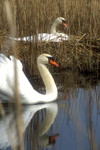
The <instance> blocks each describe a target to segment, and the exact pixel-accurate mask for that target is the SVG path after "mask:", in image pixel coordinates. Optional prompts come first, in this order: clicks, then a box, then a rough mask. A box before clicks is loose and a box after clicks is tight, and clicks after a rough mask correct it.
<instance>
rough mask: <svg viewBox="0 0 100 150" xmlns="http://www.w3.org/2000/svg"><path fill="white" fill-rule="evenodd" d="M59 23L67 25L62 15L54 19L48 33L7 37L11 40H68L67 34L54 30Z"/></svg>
mask: <svg viewBox="0 0 100 150" xmlns="http://www.w3.org/2000/svg"><path fill="white" fill-rule="evenodd" d="M59 24H62V25H63V26H65V27H67V24H66V20H65V19H64V18H63V17H58V18H56V19H55V21H54V23H53V24H52V26H51V31H50V34H49V33H39V34H38V35H37V36H27V37H22V38H13V37H9V38H10V39H11V40H16V41H25V42H26V41H31V42H32V41H33V42H35V41H38V42H48V41H50V42H61V41H62V40H68V39H69V37H68V35H66V34H64V33H59V32H57V31H56V28H57V26H58V25H59Z"/></svg>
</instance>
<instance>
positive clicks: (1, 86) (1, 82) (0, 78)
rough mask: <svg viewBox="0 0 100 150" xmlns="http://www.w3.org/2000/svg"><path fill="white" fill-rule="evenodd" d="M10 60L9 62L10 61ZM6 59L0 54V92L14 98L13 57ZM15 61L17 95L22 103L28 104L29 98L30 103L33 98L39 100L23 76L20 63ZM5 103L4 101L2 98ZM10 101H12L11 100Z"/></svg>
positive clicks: (36, 93)
mask: <svg viewBox="0 0 100 150" xmlns="http://www.w3.org/2000/svg"><path fill="white" fill-rule="evenodd" d="M10 59H11V60H10ZM10 59H8V58H7V57H6V56H4V55H3V54H0V92H3V93H5V94H6V95H8V96H10V97H12V98H14V89H15V72H14V59H15V58H14V57H13V56H10ZM15 60H16V65H17V84H18V93H19V97H20V99H21V102H22V103H28V102H29V99H30V98H31V103H32V102H34V100H33V98H34V99H35V98H37V99H38V98H40V97H41V94H39V93H38V92H37V91H35V90H34V89H33V87H32V85H31V84H30V82H29V80H28V79H27V77H26V76H25V74H24V72H23V70H22V63H21V62H20V61H19V60H18V59H15ZM4 100H5V101H6V99H5V98H4ZM11 100H12V99H11Z"/></svg>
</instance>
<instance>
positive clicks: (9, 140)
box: [0, 103, 58, 149]
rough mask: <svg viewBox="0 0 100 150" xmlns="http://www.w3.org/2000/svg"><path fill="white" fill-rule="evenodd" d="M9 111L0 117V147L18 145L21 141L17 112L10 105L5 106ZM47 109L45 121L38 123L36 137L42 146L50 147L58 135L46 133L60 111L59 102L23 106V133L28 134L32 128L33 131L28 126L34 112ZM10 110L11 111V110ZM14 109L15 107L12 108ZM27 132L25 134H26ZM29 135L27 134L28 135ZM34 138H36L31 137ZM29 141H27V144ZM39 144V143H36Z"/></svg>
mask: <svg viewBox="0 0 100 150" xmlns="http://www.w3.org/2000/svg"><path fill="white" fill-rule="evenodd" d="M7 109H8V112H7V114H6V115H5V118H4V119H3V118H0V135H2V136H0V149H6V148H8V147H12V149H13V147H17V146H18V144H19V142H18V134H17V126H16V117H15V112H12V111H11V109H9V107H8V108H7V107H5V111H7ZM42 109H46V116H45V118H44V120H43V122H42V123H41V124H39V125H37V134H36V136H37V137H35V136H34V138H37V139H38V144H39V146H41V147H48V146H50V145H52V144H54V142H55V140H56V138H57V135H56V134H53V135H51V136H49V135H48V136H47V135H45V133H46V132H47V131H48V130H49V128H50V127H51V125H52V124H53V122H54V120H55V118H56V115H57V112H58V104H57V103H49V104H42V105H40V104H39V105H28V106H23V107H22V113H21V115H22V116H21V117H22V122H23V127H22V132H23V135H26V134H28V135H29V131H30V130H31V134H34V133H32V131H33V127H32V129H31V128H30V126H29V130H27V132H25V131H26V128H27V127H28V125H29V123H30V121H31V120H32V118H33V116H34V114H36V112H37V111H39V110H42ZM9 110H10V111H9ZM12 110H13V109H12ZM24 133H25V134H24ZM26 137H27V135H26ZM31 140H33V142H34V140H35V139H31ZM26 143H27V142H25V144H26ZM35 144H37V143H35Z"/></svg>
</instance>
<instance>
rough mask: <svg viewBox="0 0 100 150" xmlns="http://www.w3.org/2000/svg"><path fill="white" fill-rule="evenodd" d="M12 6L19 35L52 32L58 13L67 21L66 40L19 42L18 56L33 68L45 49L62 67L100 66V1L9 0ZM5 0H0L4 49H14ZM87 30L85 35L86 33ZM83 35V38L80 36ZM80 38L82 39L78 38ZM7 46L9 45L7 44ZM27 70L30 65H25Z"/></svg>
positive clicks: (31, 70)
mask: <svg viewBox="0 0 100 150" xmlns="http://www.w3.org/2000/svg"><path fill="white" fill-rule="evenodd" d="M10 2H11V7H12V10H14V12H15V15H16V31H17V32H16V33H17V35H16V36H17V37H23V36H27V35H34V34H37V33H41V32H48V33H49V32H50V27H51V25H52V22H53V21H54V20H55V18H57V17H58V16H62V17H64V18H65V19H66V20H67V21H68V29H66V30H64V29H63V28H61V27H58V28H59V30H60V31H62V32H63V31H64V32H65V33H67V34H68V35H69V36H70V40H69V41H67V42H63V43H38V44H32V43H20V42H17V46H18V48H17V51H18V57H19V58H20V60H21V61H23V62H24V63H25V64H27V66H28V67H26V66H25V68H30V69H29V70H30V72H31V73H34V72H33V70H34V66H35V63H36V57H37V55H38V54H41V53H43V52H44V51H46V52H48V53H50V54H52V55H54V56H55V57H56V58H57V59H58V62H59V63H60V66H61V68H72V69H78V70H81V71H84V70H89V71H92V70H94V69H95V70H98V69H99V66H100V52H99V49H100V38H99V36H100V32H99V31H100V22H99V21H100V15H99V14H100V5H99V0H89V1H88V0H84V1H83V0H74V1H73V0H71V1H68V0H66V1H65V0H62V1H61V0H56V1H54V0H41V1H40V0H16V1H15V0H10ZM3 3H4V0H1V3H0V14H1V15H0V17H1V21H0V28H1V33H0V35H1V38H0V39H1V40H0V43H1V51H3V52H5V49H8V52H9V53H12V48H11V46H8V45H10V42H9V41H8V42H6V43H4V41H5V38H4V37H5V36H9V27H8V22H7V19H6V18H7V17H6V14H5V9H4V7H3ZM84 34H85V36H83V35H84ZM81 37H82V39H81ZM78 40H79V41H78ZM5 46H6V48H4V47H5ZM26 70H27V69H26Z"/></svg>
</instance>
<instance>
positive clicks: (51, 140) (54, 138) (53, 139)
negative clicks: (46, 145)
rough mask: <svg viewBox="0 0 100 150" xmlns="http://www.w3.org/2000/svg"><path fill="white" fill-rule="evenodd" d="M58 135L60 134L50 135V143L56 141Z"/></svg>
mask: <svg viewBox="0 0 100 150" xmlns="http://www.w3.org/2000/svg"><path fill="white" fill-rule="evenodd" d="M58 136H59V135H53V136H50V137H49V142H50V143H55V140H56V138H57V137H58Z"/></svg>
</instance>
